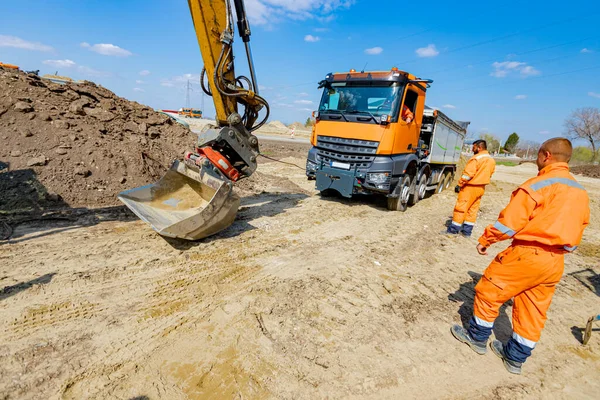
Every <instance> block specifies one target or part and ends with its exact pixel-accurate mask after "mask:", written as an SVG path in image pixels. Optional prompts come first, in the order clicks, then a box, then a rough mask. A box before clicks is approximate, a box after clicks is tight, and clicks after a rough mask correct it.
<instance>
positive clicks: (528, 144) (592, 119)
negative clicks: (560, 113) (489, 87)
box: [479, 107, 600, 162]
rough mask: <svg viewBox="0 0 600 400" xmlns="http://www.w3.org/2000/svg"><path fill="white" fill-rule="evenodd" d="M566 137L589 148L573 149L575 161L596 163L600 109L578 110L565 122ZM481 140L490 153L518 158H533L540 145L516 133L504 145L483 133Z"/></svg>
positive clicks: (491, 135) (579, 147)
mask: <svg viewBox="0 0 600 400" xmlns="http://www.w3.org/2000/svg"><path fill="white" fill-rule="evenodd" d="M564 128H565V132H564V136H565V137H567V138H569V139H570V140H572V141H573V140H584V141H586V142H587V144H588V146H589V147H585V146H578V147H575V148H574V149H573V157H572V160H574V161H588V162H595V161H596V160H597V159H599V158H600V149H599V148H598V147H599V145H600V109H598V108H594V107H586V108H578V109H576V110H575V111H573V112H572V113H571V115H570V116H569V117H568V118H567V119H566V120H565V122H564ZM479 138H480V139H483V140H485V141H486V142H487V145H488V151H489V152H490V153H506V154H514V155H516V156H517V157H522V158H524V157H528V158H533V157H535V155H536V151H537V149H538V148H539V146H540V143H538V142H535V141H530V140H521V138H520V137H519V135H518V134H517V133H516V132H513V133H511V134H510V135H509V136H508V138H507V139H506V141H505V142H504V144H503V145H502V144H501V142H500V139H499V138H498V137H497V136H496V135H493V134H491V133H482V134H481V135H479Z"/></svg>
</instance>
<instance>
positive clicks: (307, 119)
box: [304, 117, 314, 126]
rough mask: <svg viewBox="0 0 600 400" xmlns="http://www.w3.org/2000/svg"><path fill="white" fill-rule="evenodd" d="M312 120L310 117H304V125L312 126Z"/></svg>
mask: <svg viewBox="0 0 600 400" xmlns="http://www.w3.org/2000/svg"><path fill="white" fill-rule="evenodd" d="M313 123H314V122H313V120H312V118H311V117H308V118H306V122H305V123H304V126H312V125H313Z"/></svg>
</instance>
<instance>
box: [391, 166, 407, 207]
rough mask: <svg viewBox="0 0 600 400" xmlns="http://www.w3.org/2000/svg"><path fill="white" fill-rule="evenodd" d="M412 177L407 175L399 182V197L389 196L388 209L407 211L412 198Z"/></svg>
mask: <svg viewBox="0 0 600 400" xmlns="http://www.w3.org/2000/svg"><path fill="white" fill-rule="evenodd" d="M410 185H411V179H410V177H409V176H408V175H405V176H404V177H402V179H400V182H398V187H397V192H398V197H388V198H387V209H388V210H390V211H406V209H407V208H408V200H409V198H410Z"/></svg>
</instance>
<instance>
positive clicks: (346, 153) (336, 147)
mask: <svg viewBox="0 0 600 400" xmlns="http://www.w3.org/2000/svg"><path fill="white" fill-rule="evenodd" d="M378 146H379V142H373V141H369V140H357V139H343V138H337V137H331V136H317V162H319V163H320V162H324V163H326V164H329V163H330V162H331V161H339V162H343V163H346V164H350V167H351V168H352V169H354V168H357V169H366V168H369V166H370V165H371V162H372V161H373V160H374V159H375V153H377V147H378Z"/></svg>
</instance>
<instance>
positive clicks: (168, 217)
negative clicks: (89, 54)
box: [118, 0, 269, 240]
mask: <svg viewBox="0 0 600 400" xmlns="http://www.w3.org/2000/svg"><path fill="white" fill-rule="evenodd" d="M231 1H233V3H234V7H235V11H236V16H237V27H238V32H239V36H240V37H241V38H242V41H243V42H244V45H245V49H246V56H247V60H248V68H249V71H250V76H251V78H248V77H245V76H236V75H235V68H234V56H233V39H234V31H235V29H234V28H235V25H234V19H233V12H232V7H231ZM188 5H189V8H190V12H191V15H192V21H193V23H194V29H195V30H196V36H197V38H198V44H199V46H200V52H201V53H202V59H203V61H204V67H203V69H202V73H201V74H200V84H201V86H202V90H203V91H204V92H205V93H206V94H207V95H209V96H212V98H213V102H214V104H215V110H216V123H217V126H216V127H210V128H209V129H206V130H204V131H203V132H202V133H201V134H199V135H198V143H197V145H196V147H195V149H194V151H188V152H186V153H185V155H184V161H183V162H180V161H175V162H174V163H173V165H172V166H171V168H170V169H169V171H167V173H166V174H165V175H164V176H163V177H162V178H161V179H160V180H159V181H158V182H156V183H154V184H152V185H148V186H143V187H140V188H136V189H131V190H127V191H125V192H122V193H120V194H119V196H118V197H119V199H120V200H121V201H122V202H123V203H125V205H126V206H127V207H129V208H130V209H131V210H132V211H133V212H134V213H135V214H136V215H137V216H138V217H140V218H141V219H142V220H144V221H146V222H148V223H149V224H150V225H151V226H152V228H153V229H154V230H156V231H157V232H158V233H160V234H161V235H164V236H168V237H174V238H182V239H188V240H197V239H201V238H204V237H207V236H210V235H212V234H215V233H217V232H219V231H221V230H222V229H224V228H226V227H228V226H229V225H230V224H231V223H233V221H234V219H235V215H236V213H237V210H238V208H239V205H240V199H239V197H238V196H237V195H236V194H235V193H234V192H233V182H235V181H237V180H239V179H242V178H245V177H248V176H250V175H252V173H254V171H255V170H256V167H257V164H256V158H257V157H258V155H259V154H260V153H259V148H258V139H257V138H256V136H254V135H253V134H252V132H253V131H255V130H256V129H258V128H260V127H261V126H262V125H263V124H264V123H265V122H266V121H267V119H268V117H269V105H268V103H267V101H266V100H265V99H264V98H263V97H261V96H260V95H259V94H258V85H257V83H256V75H255V72H254V63H253V60H252V52H251V49H250V43H249V42H250V25H249V23H248V20H247V17H246V11H245V8H244V2H243V0H188ZM207 84H208V85H207ZM242 109H243V111H241V110H242ZM263 109H264V111H265V112H264V116H263V118H262V120H261V121H260V122H258V123H257V121H258V119H259V112H260V111H261V110H263Z"/></svg>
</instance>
